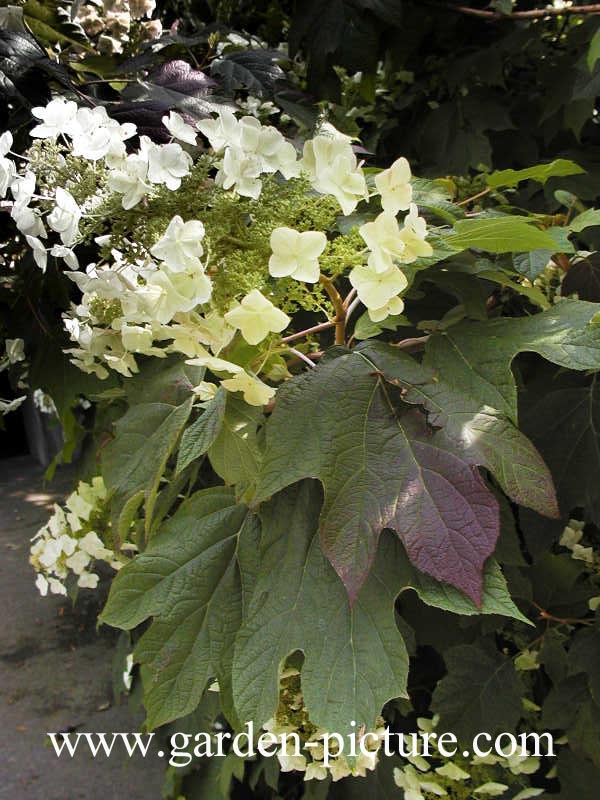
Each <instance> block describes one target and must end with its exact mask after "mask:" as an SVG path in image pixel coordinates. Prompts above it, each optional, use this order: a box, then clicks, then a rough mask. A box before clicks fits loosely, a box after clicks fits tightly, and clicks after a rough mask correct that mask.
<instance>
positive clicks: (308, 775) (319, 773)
mask: <svg viewBox="0 0 600 800" xmlns="http://www.w3.org/2000/svg"><path fill="white" fill-rule="evenodd" d="M328 775H329V772H328V770H327V767H326V766H324V765H323V764H321V763H320V762H318V761H311V762H310V763H309V764H307V765H306V772H305V774H304V780H305V781H313V780H315V781H324V780H325V779H326V778H327V776H328Z"/></svg>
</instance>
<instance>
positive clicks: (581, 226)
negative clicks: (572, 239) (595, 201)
mask: <svg viewBox="0 0 600 800" xmlns="http://www.w3.org/2000/svg"><path fill="white" fill-rule="evenodd" d="M594 225H600V209H598V208H588V209H587V210H586V211H583V212H582V213H581V214H578V215H577V216H576V217H574V218H573V219H572V220H571V222H570V223H569V230H571V231H573V232H575V233H581V231H583V230H585V229H586V228H592V227H593V226H594Z"/></svg>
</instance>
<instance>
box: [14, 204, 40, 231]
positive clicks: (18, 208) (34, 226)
mask: <svg viewBox="0 0 600 800" xmlns="http://www.w3.org/2000/svg"><path fill="white" fill-rule="evenodd" d="M10 215H11V217H12V218H13V220H14V222H15V225H16V226H17V228H18V229H19V230H20V231H21V233H22V234H23V235H24V236H37V237H40V236H46V229H45V228H44V223H43V222H42V219H41V216H40V214H39V212H38V211H36V210H35V209H33V208H29V206H25V205H19V203H15V204H14V205H13V207H12V210H11V212H10Z"/></svg>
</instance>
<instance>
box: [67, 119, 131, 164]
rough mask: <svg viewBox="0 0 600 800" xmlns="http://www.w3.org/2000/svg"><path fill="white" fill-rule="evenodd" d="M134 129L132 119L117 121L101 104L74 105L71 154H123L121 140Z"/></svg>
mask: <svg viewBox="0 0 600 800" xmlns="http://www.w3.org/2000/svg"><path fill="white" fill-rule="evenodd" d="M135 132H136V126H135V125H134V124H133V123H131V122H126V123H124V124H122V125H121V124H119V123H118V122H117V121H116V120H114V119H111V118H110V117H109V116H108V113H107V111H106V109H105V108H104V106H95V107H94V108H85V107H84V108H78V109H77V114H76V115H75V120H74V123H73V127H72V133H71V136H72V139H73V155H75V156H79V157H81V158H85V159H88V160H89V161H99V160H100V159H101V158H106V157H109V160H114V159H119V158H123V157H124V156H125V153H126V150H125V145H124V144H123V143H124V141H125V140H126V139H130V138H131V137H132V136H134V135H135Z"/></svg>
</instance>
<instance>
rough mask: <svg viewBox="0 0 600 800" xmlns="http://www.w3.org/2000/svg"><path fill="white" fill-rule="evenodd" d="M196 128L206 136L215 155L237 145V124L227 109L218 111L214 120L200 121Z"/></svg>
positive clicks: (238, 132) (238, 131) (233, 115)
mask: <svg viewBox="0 0 600 800" xmlns="http://www.w3.org/2000/svg"><path fill="white" fill-rule="evenodd" d="M198 128H199V130H200V131H202V133H203V134H204V136H206V138H207V139H208V141H209V142H210V145H211V147H212V149H213V150H214V151H215V153H220V152H222V151H223V150H224V149H225V148H226V147H228V146H231V145H233V146H236V145H238V144H239V141H240V126H239V122H238V120H237V119H236V117H235V114H234V113H233V112H232V111H231V110H230V109H228V108H222V109H220V110H219V114H218V116H217V117H216V119H202V120H200V121H199V122H198Z"/></svg>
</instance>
